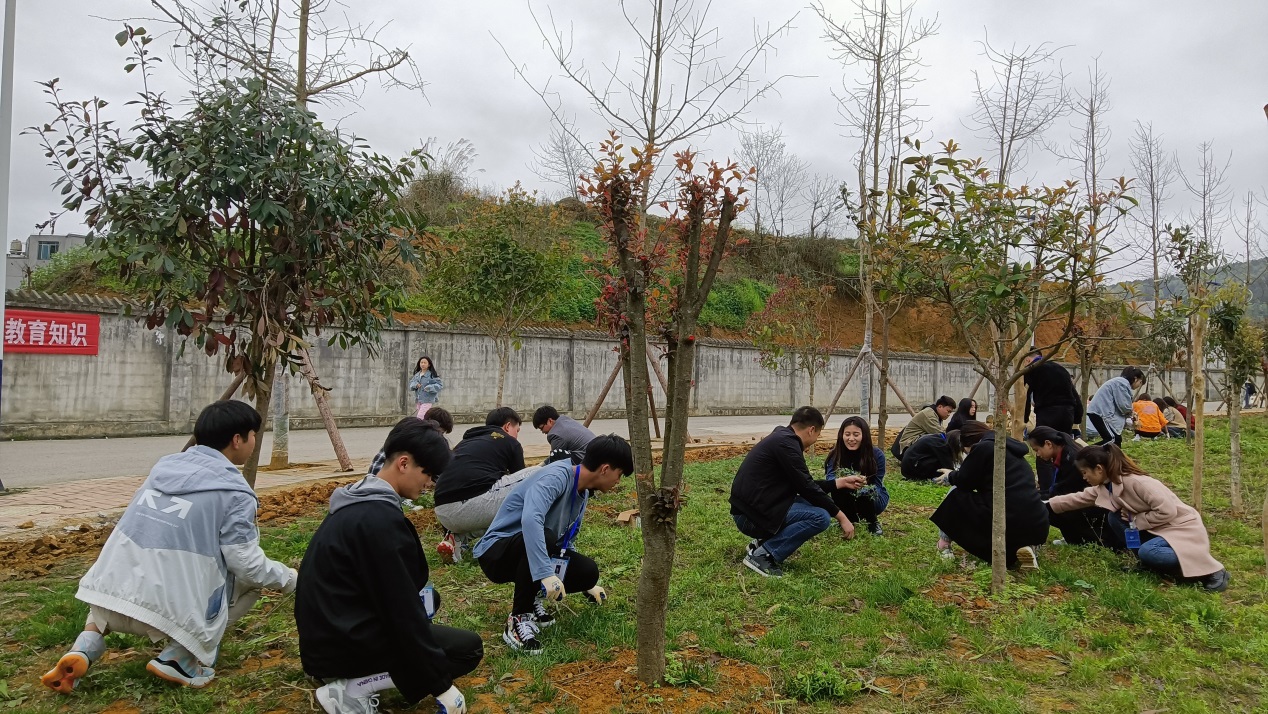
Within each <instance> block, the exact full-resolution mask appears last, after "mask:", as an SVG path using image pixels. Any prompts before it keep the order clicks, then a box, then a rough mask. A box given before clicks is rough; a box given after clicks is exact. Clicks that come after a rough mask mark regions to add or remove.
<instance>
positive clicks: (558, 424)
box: [546, 414, 594, 454]
mask: <svg viewBox="0 0 1268 714" xmlns="http://www.w3.org/2000/svg"><path fill="white" fill-rule="evenodd" d="M593 439H594V432H593V431H590V430H589V429H587V428H586V427H584V426H582V424H581V422H579V421H577V420H576V419H573V418H572V417H570V416H567V415H563V414H561V415H560V416H559V418H558V419H556V420H555V425H554V426H552V427H550V433H549V434H547V435H546V441H549V442H550V448H551V449H552V450H562V451H576V452H580V453H583V454H584V453H585V451H586V447H587V446H589V445H590V442H591V440H593Z"/></svg>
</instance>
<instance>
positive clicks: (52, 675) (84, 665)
mask: <svg viewBox="0 0 1268 714" xmlns="http://www.w3.org/2000/svg"><path fill="white" fill-rule="evenodd" d="M90 664H92V663H91V662H90V661H89V660H88V655H86V654H84V653H83V652H67V653H66V654H64V655H62V658H61V659H59V660H57V666H56V667H54V668H52V669H51V670H49V671H48V674H45V675H44V676H43V677H40V682H41V683H43V684H44V686H46V687H48V688H49V689H51V690H53V691H54V692H60V693H62V694H70V693H71V692H73V691H75V685H76V684H78V683H79V678H80V677H82V676H84V675H85V674H87V673H88V666H89V665H90Z"/></svg>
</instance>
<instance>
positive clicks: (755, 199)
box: [735, 126, 788, 240]
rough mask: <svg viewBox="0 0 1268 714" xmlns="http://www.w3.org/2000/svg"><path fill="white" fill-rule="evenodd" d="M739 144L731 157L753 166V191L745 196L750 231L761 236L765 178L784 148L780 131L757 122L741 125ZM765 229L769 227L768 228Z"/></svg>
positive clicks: (764, 207) (769, 173)
mask: <svg viewBox="0 0 1268 714" xmlns="http://www.w3.org/2000/svg"><path fill="white" fill-rule="evenodd" d="M739 134H740V148H739V149H737V150H736V151H735V159H736V161H739V162H740V164H741V165H743V166H746V167H749V168H751V169H753V192H752V194H751V198H750V199H749V211H748V212H751V213H752V214H753V234H754V235H755V236H757V238H758V240H761V237H762V217H763V216H769V210H768V199H767V196H768V194H769V191H768V188H767V181H768V180H769V178H770V176H771V174H773V173H776V171H777V170H776V166H777V165H778V164H779V163H780V162H781V161H783V158H784V154H785V153H786V152H787V148H788V147H787V145H786V144H785V143H784V132H783V130H782V129H780V128H779V127H771V128H763V127H761V126H758V127H757V128H755V129H753V130H752V131H748V130H745V129H741V130H740V132H739ZM768 230H769V229H768Z"/></svg>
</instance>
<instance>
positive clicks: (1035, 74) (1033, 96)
mask: <svg viewBox="0 0 1268 714" xmlns="http://www.w3.org/2000/svg"><path fill="white" fill-rule="evenodd" d="M981 47H982V56H984V57H986V58H987V59H988V60H989V61H990V62H991V65H992V67H991V74H990V75H989V76H987V77H985V78H984V77H982V76H981V75H980V74H979V73H978V72H976V71H975V72H974V73H973V79H974V90H973V99H974V101H975V103H976V104H977V109H976V110H975V111H974V112H973V114H972V116H971V117H970V121H969V128H970V129H973V130H975V131H977V132H978V135H979V136H980V137H981V138H982V139H984V140H987V141H990V142H991V144H992V146H993V148H994V149H995V155H996V172H997V180H999V181H1000V182H1003V183H1007V181H1008V177H1009V176H1010V175H1011V174H1012V172H1013V171H1014V170H1016V169H1018V168H1020V167H1021V166H1022V165H1023V164H1024V163H1025V159H1026V151H1027V149H1028V148H1029V147H1030V145H1031V144H1033V143H1035V142H1036V141H1038V140H1039V139H1040V138H1041V137H1042V136H1043V133H1044V132H1045V131H1047V130H1048V128H1049V127H1051V126H1052V124H1053V123H1054V122H1056V121H1057V119H1060V118H1061V117H1062V116H1064V115H1065V113H1066V112H1067V111H1068V110H1069V106H1070V97H1069V95H1068V93H1067V92H1066V88H1065V73H1064V72H1062V70H1061V65H1060V63H1059V62H1058V61H1057V53H1058V52H1060V51H1061V49H1062V48H1060V47H1052V46H1051V45H1050V44H1048V43H1046V42H1045V43H1042V44H1040V45H1038V46H1036V47H1029V46H1027V47H1024V48H1021V49H1018V48H1017V47H1016V46H1015V45H1014V46H1012V47H1010V48H1009V49H1008V50H1000V49H996V48H995V47H994V46H992V45H991V42H990V38H989V37H987V38H986V39H984V40H983V41H982V42H981Z"/></svg>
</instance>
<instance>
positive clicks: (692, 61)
mask: <svg viewBox="0 0 1268 714" xmlns="http://www.w3.org/2000/svg"><path fill="white" fill-rule="evenodd" d="M620 5H621V12H622V15H623V16H624V18H625V24H626V27H627V28H628V29H629V31H630V34H629V37H630V39H631V40H632V41H633V43H634V44H635V45H636V47H637V49H636V51H635V53H634V56H635V59H634V61H633V63H632V64H631V63H625V64H623V63H622V61H621V59H620V58H618V59H617V61H615V62H613V63H611V64H602V65H601V68H600V69H598V70H595V71H592V70H591V68H590V65H588V64H587V63H586V59H585V58H583V57H577V56H576V55H575V54H574V51H573V37H572V30H571V28H569V29H567V30H566V31H565V30H564V29H561V28H560V26H559V23H558V22H557V21H556V19H555V16H554V13H553V11H550V10H547V13H546V17H545V18H542V17H539V15H538V14H537V13H536V12H535V11H533V8H532V5H531V4H530V5H529V12H530V13H531V14H532V17H533V22H534V24H535V25H536V27H537V30H538V32H539V33H540V34H541V37H542V40H543V42H544V43H545V44H546V46H547V48H548V49H549V51H550V53H551V56H552V57H553V59H554V61H555V65H556V69H557V70H558V72H559V75H558V76H560V77H562V78H563V79H564V80H565V83H566V84H567V85H569V86H570V87H571V89H572V90H573V91H574V92H575V93H577V94H579V95H580V96H581V97H582V98H583V99H584V101H586V102H587V103H589V105H590V108H591V110H593V111H594V113H595V114H597V115H598V116H599V117H600V118H601V119H602V120H603V121H604V122H605V123H607V124H608V125H610V126H612V127H614V128H615V129H616V130H617V131H618V132H619V133H620V134H622V135H623V136H625V137H627V138H629V139H631V140H634V141H636V142H637V143H638V144H639V145H640V146H639V149H640V151H649V150H650V151H651V152H652V153H653V154H654V155H655V156H656V157H657V161H658V162H660V161H664V160H666V159H668V160H669V163H670V164H671V165H672V163H673V161H672V157H673V153H674V147H676V146H678V145H679V144H682V143H684V142H687V141H689V140H691V139H693V138H696V137H699V136H701V135H703V134H705V133H706V132H708V131H710V130H711V129H715V128H718V127H722V126H729V125H732V124H734V123H735V122H736V121H738V120H739V119H740V118H741V117H742V116H744V114H745V113H747V112H748V110H749V108H751V107H752V106H753V105H754V104H755V103H756V102H758V101H760V100H761V99H763V98H765V97H767V96H769V95H770V94H771V93H772V92H774V91H775V86H776V85H777V84H778V83H779V82H780V81H781V80H783V79H785V78H786V77H788V76H791V75H779V76H776V77H774V78H771V79H755V78H754V75H755V73H756V70H757V68H758V66H759V64H760V63H761V62H762V61H763V60H765V59H766V58H767V56H768V55H769V54H770V53H771V52H773V51H774V50H775V43H776V41H777V40H778V39H779V38H780V37H782V36H783V35H784V34H785V33H786V32H787V31H788V30H789V29H790V28H791V27H792V22H793V20H795V19H796V15H793V17H791V18H789V19H788V20H787V21H785V22H784V23H782V24H780V25H778V26H775V27H773V28H772V27H771V26H769V25H767V26H766V27H760V26H755V27H754V30H753V39H752V40H751V41H750V42H749V43H748V44H747V45H746V47H745V49H743V50H742V51H741V52H739V53H738V54H733V55H732V56H731V58H728V56H727V53H726V51H724V49H723V46H722V35H721V32H720V30H719V29H718V27H717V26H716V25H714V24H712V23H711V22H710V20H709V14H710V11H711V10H712V9H713V5H712V4H711V3H709V2H703V3H697V2H696V0H645V1H644V2H641V3H634V2H627V1H626V0H622V2H621V3H620ZM639 5H641V6H642V7H643V9H644V10H645V14H639V13H638V12H637V10H636V7H637V6H639ZM494 39H495V40H496V38H494ZM613 41H614V42H616V39H615V35H613ZM498 43H499V45H500V46H501V47H502V51H503V52H504V53H505V54H506V57H507V59H509V60H511V62H512V64H514V65H515V72H516V74H517V75H518V76H519V77H520V78H521V79H523V80H524V82H525V84H527V85H528V86H529V87H530V88H531V89H532V90H533V92H534V93H536V94H537V96H538V97H540V98H541V100H542V102H543V103H544V104H545V105H546V108H547V109H548V110H549V111H550V114H551V117H552V118H553V120H554V121H555V123H556V125H557V126H559V127H560V128H562V129H564V130H565V131H567V130H568V126H569V123H568V121H567V112H566V110H565V106H564V100H563V96H562V95H561V93H560V92H558V91H556V90H555V89H554V88H552V86H551V80H550V79H549V78H547V79H545V80H533V79H530V78H529V76H528V74H527V68H525V67H523V66H521V65H519V64H518V63H516V62H515V60H514V58H513V57H512V56H511V54H510V52H509V51H508V50H507V48H506V46H505V45H502V44H501V41H500V40H499V41H498ZM568 133H569V134H570V136H571V138H572V139H573V141H575V142H576V143H577V144H578V145H582V146H584V145H585V144H586V142H585V141H582V140H581V138H580V137H579V136H577V133H576V131H575V128H574V129H573V130H572V131H570V132H568ZM657 175H659V179H657V178H656V176H657ZM670 178H672V172H670V171H657V172H655V174H653V175H650V176H646V177H645V178H644V181H646V182H647V187H646V188H647V189H648V190H647V191H644V192H643V193H642V199H641V200H642V201H643V205H642V206H641V212H642V213H643V214H645V213H646V212H647V207H648V206H649V205H651V204H652V203H655V202H656V201H658V200H659V199H660V198H661V197H662V196H663V193H664V190H665V187H666V186H667V185H668V181H669V179H670Z"/></svg>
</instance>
